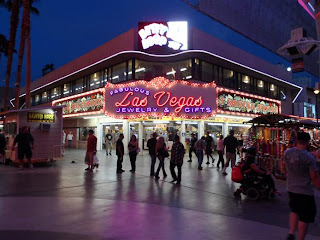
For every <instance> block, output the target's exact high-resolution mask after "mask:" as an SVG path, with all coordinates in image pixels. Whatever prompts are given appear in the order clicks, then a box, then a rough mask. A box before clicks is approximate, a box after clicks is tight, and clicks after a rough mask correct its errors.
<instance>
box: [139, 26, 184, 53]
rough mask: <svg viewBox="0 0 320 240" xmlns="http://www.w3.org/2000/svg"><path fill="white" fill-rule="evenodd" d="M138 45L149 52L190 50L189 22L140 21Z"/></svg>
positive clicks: (140, 48)
mask: <svg viewBox="0 0 320 240" xmlns="http://www.w3.org/2000/svg"><path fill="white" fill-rule="evenodd" d="M138 39H139V41H138V45H139V46H138V47H139V50H140V51H147V52H157V53H161V52H164V53H165V52H169V53H170V52H177V51H181V50H188V22H186V21H174V22H139V26H138Z"/></svg>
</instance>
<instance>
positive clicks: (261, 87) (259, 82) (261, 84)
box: [255, 79, 265, 96]
mask: <svg viewBox="0 0 320 240" xmlns="http://www.w3.org/2000/svg"><path fill="white" fill-rule="evenodd" d="M264 89H265V82H264V81H262V80H259V79H256V87H255V90H256V94H258V95H261V96H265V90H264Z"/></svg>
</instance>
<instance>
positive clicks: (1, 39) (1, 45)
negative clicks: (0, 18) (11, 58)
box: [0, 34, 9, 62]
mask: <svg viewBox="0 0 320 240" xmlns="http://www.w3.org/2000/svg"><path fill="white" fill-rule="evenodd" d="M8 47H9V41H8V39H7V38H6V36H5V35H3V34H0V62H1V56H2V54H4V56H5V57H8Z"/></svg>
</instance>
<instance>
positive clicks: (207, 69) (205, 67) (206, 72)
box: [201, 61, 214, 82]
mask: <svg viewBox="0 0 320 240" xmlns="http://www.w3.org/2000/svg"><path fill="white" fill-rule="evenodd" d="M201 78H202V81H204V82H212V81H213V80H214V75H213V66H212V64H210V63H207V62H204V61H202V73H201Z"/></svg>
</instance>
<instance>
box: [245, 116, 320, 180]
mask: <svg viewBox="0 0 320 240" xmlns="http://www.w3.org/2000/svg"><path fill="white" fill-rule="evenodd" d="M249 123H252V127H251V128H250V130H249V134H248V138H247V140H246V141H245V147H250V146H255V147H256V149H257V152H258V156H257V163H258V165H259V166H260V167H262V168H264V169H266V170H267V171H270V172H272V173H273V174H274V175H275V177H276V178H279V179H285V178H286V166H285V162H284V161H283V155H284V152H285V150H287V149H288V148H291V147H294V146H295V145H296V141H297V132H298V131H305V132H309V134H310V136H311V138H312V140H313V141H315V142H316V141H318V139H319V138H318V137H319V136H318V132H319V130H318V126H317V124H316V123H313V122H308V123H306V122H304V121H300V120H299V119H298V118H293V117H289V116H285V115H272V116H268V115H264V116H261V117H257V118H255V119H253V120H251V121H249Z"/></svg>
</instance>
